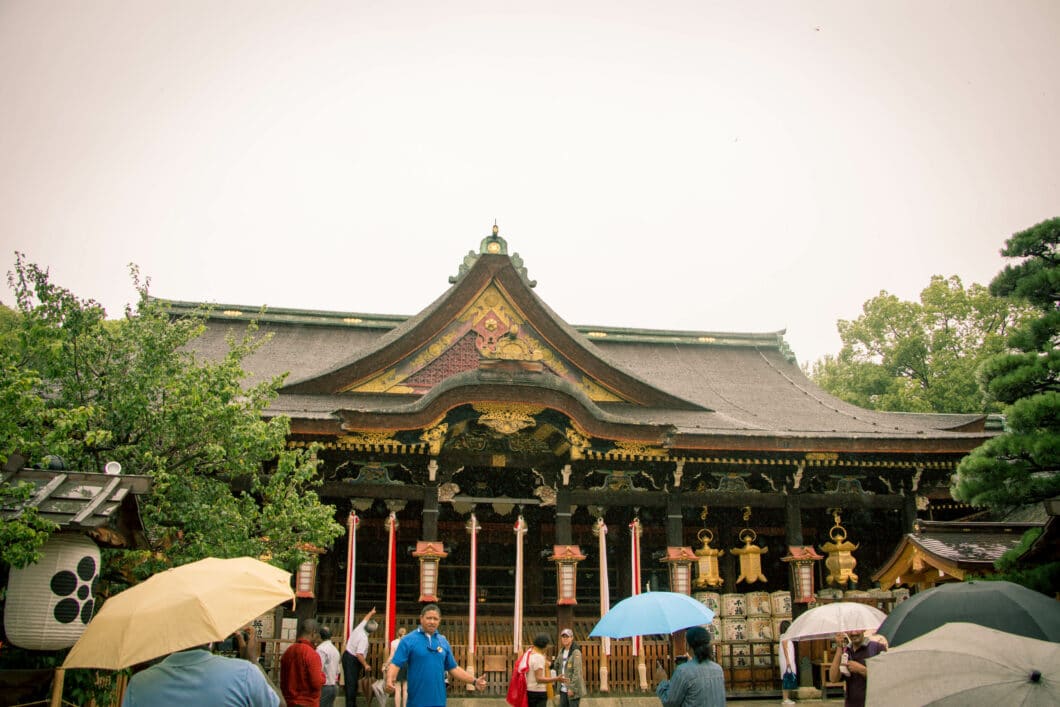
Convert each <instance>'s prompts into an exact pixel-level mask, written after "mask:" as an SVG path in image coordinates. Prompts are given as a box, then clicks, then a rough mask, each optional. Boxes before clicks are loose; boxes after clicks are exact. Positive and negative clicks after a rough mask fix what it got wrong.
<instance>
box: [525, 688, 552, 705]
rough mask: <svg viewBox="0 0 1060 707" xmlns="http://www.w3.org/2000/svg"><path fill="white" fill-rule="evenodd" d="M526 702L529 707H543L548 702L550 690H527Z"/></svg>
mask: <svg viewBox="0 0 1060 707" xmlns="http://www.w3.org/2000/svg"><path fill="white" fill-rule="evenodd" d="M526 704H527V707H543V706H544V705H547V704H548V692H547V691H545V690H542V691H541V692H534V691H532V690H527V691H526Z"/></svg>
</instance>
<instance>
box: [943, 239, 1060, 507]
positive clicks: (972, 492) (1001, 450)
mask: <svg viewBox="0 0 1060 707" xmlns="http://www.w3.org/2000/svg"><path fill="white" fill-rule="evenodd" d="M1058 243H1060V218H1053V219H1050V220H1048V221H1043V222H1042V223H1039V224H1038V225H1036V226H1033V227H1031V228H1028V229H1027V230H1025V231H1021V232H1019V233H1017V234H1015V235H1014V236H1012V238H1010V239H1009V240H1007V241H1006V242H1005V247H1004V249H1002V251H1001V254H1002V255H1004V256H1005V257H1007V258H1017V259H1019V260H1018V262H1017V263H1014V264H1010V265H1008V266H1006V267H1005V269H1004V270H1002V271H1001V272H1000V273H999V274H998V275H997V277H995V278H994V280H993V282H991V283H990V290H991V292H993V293H995V294H997V295H999V296H1008V297H1014V298H1018V299H1020V300H1022V301H1024V302H1026V303H1028V304H1029V305H1031V306H1033V307H1034V308H1035V312H1036V314H1037V316H1036V317H1035V318H1033V319H1032V320H1030V321H1028V322H1026V323H1025V324H1024V325H1023V326H1021V327H1020V328H1018V329H1016V330H1014V331H1013V332H1012V333H1011V335H1010V336H1009V339H1008V343H1009V346H1010V349H1009V350H1008V351H1006V352H1003V353H1000V354H998V355H996V356H994V357H992V358H991V359H990V360H989V361H987V362H986V363H985V364H984V366H983V368H982V372H981V373H982V376H981V382H982V384H983V387H984V388H985V390H986V391H987V394H988V395H989V396H990V397H991V398H992V399H994V400H996V401H998V402H1000V403H1003V404H1005V405H1008V406H1009V407H1008V408H1007V411H1006V412H1007V414H1006V424H1005V432H1004V433H1003V434H1001V435H999V436H997V437H994V438H993V439H990V440H989V441H987V442H985V443H984V444H983V445H981V446H980V447H978V448H977V449H975V450H973V451H972V453H971V454H969V455H968V456H966V457H965V458H964V459H963V460H961V463H960V465H959V466H958V467H957V479H956V484H955V485H954V488H953V495H954V497H955V498H957V499H958V500H962V501H967V502H968V503H972V504H975V505H980V506H988V507H991V508H994V509H999V510H1002V509H1006V508H1009V507H1013V506H1018V505H1023V504H1027V503H1035V502H1039V501H1042V500H1044V499H1047V498H1052V497H1053V496H1056V495H1057V494H1060V349H1058V344H1060V254H1058V253H1057V244H1058Z"/></svg>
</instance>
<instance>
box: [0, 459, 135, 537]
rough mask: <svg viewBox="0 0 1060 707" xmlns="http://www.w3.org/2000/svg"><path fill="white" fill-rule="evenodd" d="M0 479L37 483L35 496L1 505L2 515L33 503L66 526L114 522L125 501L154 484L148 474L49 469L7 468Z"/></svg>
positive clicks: (15, 513)
mask: <svg viewBox="0 0 1060 707" xmlns="http://www.w3.org/2000/svg"><path fill="white" fill-rule="evenodd" d="M0 481H3V482H5V483H9V484H11V485H13V486H14V485H18V484H20V483H22V482H27V483H30V484H32V485H33V487H34V491H33V496H32V497H31V498H30V500H29V501H28V502H27V503H25V504H23V505H19V506H12V507H3V508H0V517H2V518H14V517H17V516H18V515H19V513H21V511H22V509H23V508H24V507H26V506H31V507H35V508H36V509H37V513H38V514H39V515H40V516H41V517H42V518H44V519H46V520H50V521H52V522H53V523H55V524H56V525H58V526H59V528H60V529H63V530H68V529H70V530H76V529H91V528H98V527H100V526H104V525H110V524H113V523H115V522H116V521H117V519H118V515H119V512H120V509H121V506H122V504H123V503H126V502H131V501H132V498H133V495H135V494H143V493H147V492H148V490H150V488H151V479H150V477H147V476H136V475H132V474H116V475H110V474H94V473H88V472H80V471H52V470H48V469H20V470H18V471H14V472H5V473H4V474H3V476H2V478H0ZM136 517H137V518H138V517H139V516H138V514H137V516H136Z"/></svg>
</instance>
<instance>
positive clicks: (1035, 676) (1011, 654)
mask: <svg viewBox="0 0 1060 707" xmlns="http://www.w3.org/2000/svg"><path fill="white" fill-rule="evenodd" d="M865 667H866V669H867V670H868V672H869V676H868V695H867V698H866V702H865V703H866V704H867V705H868V707H893V706H894V705H931V706H932V707H979V706H980V705H982V706H983V707H996V706H997V705H1020V706H1021V707H1047V706H1048V707H1053V706H1054V705H1057V704H1060V644H1056V643H1050V642H1048V641H1039V640H1037V639H1034V638H1023V637H1022V636H1016V635H1013V634H1011V633H1003V632H1001V631H995V630H994V629H990V628H985V627H983V626H979V625H977V624H969V623H951V624H946V625H945V626H943V627H942V628H937V629H935V630H934V631H931V632H929V633H926V634H924V635H923V636H921V637H920V638H915V639H913V640H912V641H910V642H909V643H906V644H905V645H902V646H899V647H897V648H892V649H890V650H889V651H887V652H885V653H880V654H879V655H878V656H875V657H874V658H870V659H869V661H868V663H867V664H866V666H865Z"/></svg>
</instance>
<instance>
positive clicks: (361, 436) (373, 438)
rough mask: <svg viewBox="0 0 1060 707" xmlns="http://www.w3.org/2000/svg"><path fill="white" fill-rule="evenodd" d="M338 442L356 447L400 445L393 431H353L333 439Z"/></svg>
mask: <svg viewBox="0 0 1060 707" xmlns="http://www.w3.org/2000/svg"><path fill="white" fill-rule="evenodd" d="M335 441H336V443H338V444H348V445H351V446H357V447H373V446H396V447H399V446H402V443H401V441H400V440H397V439H394V433H393V432H354V433H351V434H348V435H343V436H342V437H339V438H338V439H337V440H335Z"/></svg>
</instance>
